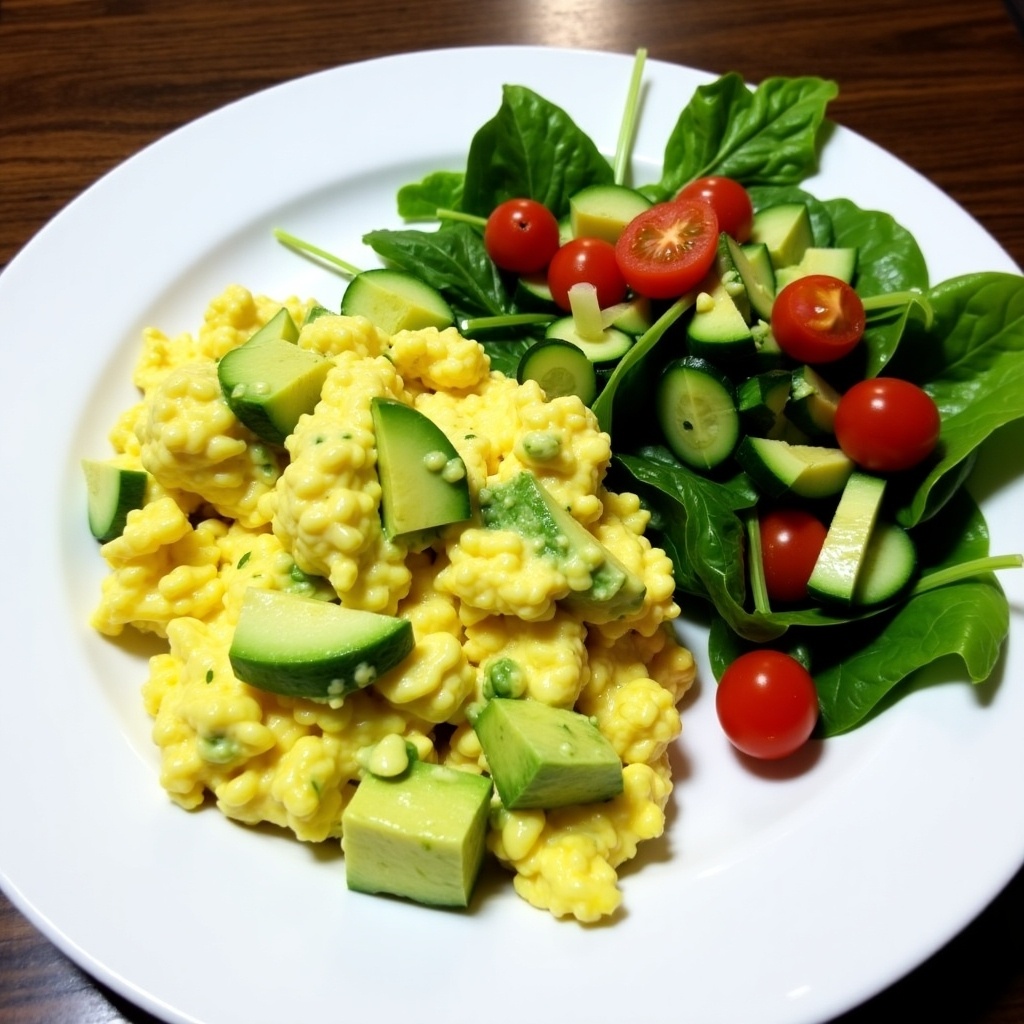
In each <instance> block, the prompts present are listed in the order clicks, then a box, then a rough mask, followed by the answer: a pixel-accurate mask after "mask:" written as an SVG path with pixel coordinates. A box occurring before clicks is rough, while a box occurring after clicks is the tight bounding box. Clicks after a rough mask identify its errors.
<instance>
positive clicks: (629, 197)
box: [569, 185, 652, 245]
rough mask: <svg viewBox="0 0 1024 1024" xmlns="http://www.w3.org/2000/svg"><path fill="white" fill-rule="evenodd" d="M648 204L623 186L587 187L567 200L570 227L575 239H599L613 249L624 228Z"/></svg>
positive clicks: (645, 208)
mask: <svg viewBox="0 0 1024 1024" xmlns="http://www.w3.org/2000/svg"><path fill="white" fill-rule="evenodd" d="M651 205H652V204H651V201H650V200H649V199H648V198H647V197H646V196H645V195H643V194H642V193H640V192H637V191H636V190H635V189H631V188H627V187H626V186H625V185H590V186H588V187H587V188H584V189H581V190H580V191H579V192H577V193H576V194H575V195H574V196H572V198H570V200H569V223H570V225H571V227H572V234H573V237H574V238H601V239H604V241H606V242H611V243H612V245H614V244H615V243H616V242H617V241H618V238H619V235H621V234H622V230H623V228H625V226H626V225H627V224H628V223H629V222H630V221H631V220H632V219H633V218H634V217H635V216H637V214H640V213H643V212H644V210H649V209H650V208H651Z"/></svg>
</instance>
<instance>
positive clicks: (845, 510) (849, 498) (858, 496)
mask: <svg viewBox="0 0 1024 1024" xmlns="http://www.w3.org/2000/svg"><path fill="white" fill-rule="evenodd" d="M884 494H885V480H884V479H882V478H881V477H878V476H871V475H870V474H868V473H861V472H859V471H858V472H855V473H853V474H851V476H850V478H849V480H847V482H846V486H845V487H844V488H843V493H842V496H841V497H840V499H839V504H838V505H837V506H836V510H835V513H834V514H833V516H832V522H831V524H830V525H829V528H828V533H827V534H826V535H825V543H824V544H823V545H822V548H821V553H820V554H819V555H818V560H817V561H816V562H815V563H814V569H813V570H812V572H811V578H810V579H809V580H808V581H807V592H808V593H809V594H811V595H812V596H813V597H816V598H818V599H820V600H822V601H828V602H834V603H838V604H841V605H847V606H848V605H850V604H852V603H853V600H854V594H855V592H856V586H857V580H858V577H859V575H860V570H861V566H862V565H863V563H864V560H865V556H866V553H867V550H868V545H869V541H870V539H871V535H872V532H873V531H874V527H875V520H876V519H877V518H878V510H879V508H880V506H881V504H882V498H883V496H884Z"/></svg>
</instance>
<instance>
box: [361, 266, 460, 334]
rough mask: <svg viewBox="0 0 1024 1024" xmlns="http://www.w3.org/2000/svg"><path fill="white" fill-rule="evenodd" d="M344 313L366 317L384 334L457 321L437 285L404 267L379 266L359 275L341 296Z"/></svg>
mask: <svg viewBox="0 0 1024 1024" xmlns="http://www.w3.org/2000/svg"><path fill="white" fill-rule="evenodd" d="M341 313H342V315H343V316H364V317H366V319H367V320H369V321H370V322H371V323H374V324H376V325H377V326H378V327H379V328H380V329H381V330H382V331H383V332H384V333H385V334H397V333H398V332H399V331H418V330H422V329H423V328H426V327H436V328H437V329H438V330H443V329H444V328H445V327H450V326H451V325H452V324H453V323H455V315H454V314H453V313H452V310H451V306H449V305H448V303H447V302H446V301H445V300H444V297H443V296H442V295H441V293H440V292H439V291H437V289H435V288H431V287H430V285H428V284H425V283H424V282H423V281H421V280H419V278H417V277H413V275H412V274H407V273H406V272H405V271H404V270H391V269H388V268H378V269H374V270H364V271H363V272H362V273H361V274H356V276H355V277H354V278H352V280H351V281H350V282H349V285H348V287H347V288H346V289H345V294H344V295H342V297H341Z"/></svg>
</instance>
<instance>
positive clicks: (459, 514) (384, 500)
mask: <svg viewBox="0 0 1024 1024" xmlns="http://www.w3.org/2000/svg"><path fill="white" fill-rule="evenodd" d="M370 409H371V412H372V414H373V429H374V433H375V434H376V439H377V474H378V476H379V478H380V487H381V516H382V520H383V523H384V532H385V534H386V535H387V536H388V538H389V539H393V538H395V537H403V536H407V535H409V534H415V533H420V532H422V531H424V530H431V529H434V528H436V527H438V526H445V525H447V524H448V523H458V522H462V521H463V520H465V519H468V518H469V517H470V515H471V514H472V507H471V504H470V499H469V479H468V477H467V475H466V466H465V463H463V461H462V459H461V458H460V457H459V453H458V452H457V451H456V450H455V446H454V445H453V444H452V443H451V441H449V440H448V438H447V436H446V435H445V433H444V431H443V430H441V428H440V427H439V426H437V424H436V423H434V422H433V420H431V419H429V418H428V417H426V416H424V415H423V413H421V412H419V411H418V410H416V409H414V408H413V407H412V406H410V405H405V404H404V403H403V402H398V401H395V400H394V399H390V398H374V399H373V401H372V402H371V405H370Z"/></svg>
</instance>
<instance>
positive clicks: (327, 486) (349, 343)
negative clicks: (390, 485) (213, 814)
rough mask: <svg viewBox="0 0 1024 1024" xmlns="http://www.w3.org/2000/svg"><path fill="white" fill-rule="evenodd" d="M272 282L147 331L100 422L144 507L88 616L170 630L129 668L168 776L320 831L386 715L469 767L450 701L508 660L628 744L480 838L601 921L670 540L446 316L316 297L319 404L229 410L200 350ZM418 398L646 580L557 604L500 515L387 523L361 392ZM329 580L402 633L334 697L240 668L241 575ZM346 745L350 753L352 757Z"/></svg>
mask: <svg viewBox="0 0 1024 1024" xmlns="http://www.w3.org/2000/svg"><path fill="white" fill-rule="evenodd" d="M282 305H284V306H285V307H286V308H287V309H288V310H289V312H290V313H291V314H292V316H293V317H294V318H295V322H296V323H300V324H301V323H303V320H304V317H305V314H306V312H307V304H305V303H303V302H300V301H298V300H296V299H289V300H287V301H285V302H284V303H280V302H277V301H271V300H270V299H268V298H265V297H257V296H254V295H252V294H251V293H250V292H248V291H246V290H245V289H244V288H241V287H238V286H233V287H230V288H228V289H227V290H226V291H225V292H224V293H223V294H222V295H220V296H219V297H217V298H216V299H214V300H213V302H212V303H211V304H210V305H209V307H208V309H207V311H206V315H205V319H204V321H203V323H202V325H201V326H200V328H199V330H198V332H197V333H196V334H195V335H194V336H193V335H192V334H184V335H181V336H178V337H168V336H166V335H164V334H163V333H161V332H160V331H158V330H155V329H149V330H147V331H146V332H145V335H144V339H143V348H142V354H141V358H140V359H139V361H138V365H137V367H136V370H135V374H134V381H135V383H136V384H137V386H138V387H139V389H140V392H141V399H140V401H139V402H138V403H137V404H136V405H135V406H133V407H132V408H130V409H128V410H126V411H125V412H124V413H123V414H122V415H121V416H120V418H119V419H118V421H117V423H116V424H115V426H114V428H113V430H112V432H111V435H110V436H111V441H112V443H113V446H114V449H115V455H114V457H113V458H114V461H115V462H116V463H117V464H118V465H121V466H123V467H125V468H135V469H145V470H146V471H148V473H149V475H150V482H149V485H148V490H147V495H146V503H145V505H144V507H142V508H140V509H137V510H135V511H133V512H131V513H130V514H129V517H128V522H127V526H126V528H125V530H124V532H123V534H122V535H121V536H120V537H118V538H117V539H115V540H112V541H110V542H108V543H107V544H105V545H104V546H103V547H102V549H101V550H102V554H103V557H104V558H105V559H106V561H107V563H108V564H109V567H110V572H109V574H108V575H107V576H106V578H105V579H104V582H103V586H102V594H101V597H100V600H99V604H98V607H97V608H96V610H95V613H94V615H93V618H92V623H93V625H94V626H95V628H96V629H97V630H99V631H100V632H101V633H104V634H106V635H108V636H117V635H118V634H120V633H121V632H122V630H123V629H124V628H125V627H126V626H130V627H132V628H134V629H138V630H143V631H146V632H150V633H154V634H157V635H159V636H161V637H165V638H166V640H167V645H168V648H167V651H166V653H162V654H159V655H157V656H155V657H154V658H153V659H152V661H151V665H150V675H149V678H148V680H147V681H146V683H145V685H144V687H143V698H144V702H145V707H146V710H147V711H148V712H149V714H150V715H151V716H152V718H153V721H154V725H153V738H154V740H155V742H156V744H157V745H158V747H159V749H160V752H161V758H162V768H161V774H160V781H161V784H162V785H163V787H164V788H165V789H166V791H167V792H168V793H169V794H170V796H171V798H172V799H173V800H175V801H176V802H177V803H178V804H180V805H181V806H182V807H185V808H195V807H197V806H198V805H200V804H201V803H203V802H204V800H206V799H207V798H208V795H211V796H212V799H213V800H215V801H216V804H217V806H218V807H219V808H220V810H221V811H222V812H223V813H224V814H226V815H228V816H229V817H231V818H234V819H236V820H238V821H242V822H249V823H256V822H270V823H273V824H275V825H278V826H281V827H283V828H286V829H290V830H291V831H292V832H294V834H295V835H296V836H297V837H298V838H299V839H302V840H306V841H310V842H320V841H324V840H329V839H335V840H337V839H339V838H340V836H341V815H342V811H343V809H344V807H345V805H346V803H347V801H348V800H349V799H350V798H351V795H352V793H353V792H354V789H355V786H356V785H357V784H358V782H359V779H360V776H361V773H362V772H363V771H364V768H363V765H364V764H365V763H366V750H367V749H368V748H371V747H373V745H374V744H376V743H378V742H379V741H381V740H382V739H384V738H386V737H390V736H394V735H400V736H402V737H404V738H405V739H406V740H407V741H409V742H411V743H412V744H414V745H415V747H416V748H417V750H418V752H419V755H420V758H421V759H422V760H428V761H437V762H442V763H446V764H449V765H451V766H455V767H458V768H461V769H464V770H467V771H473V772H483V771H485V770H486V761H485V758H484V756H483V754H482V751H481V748H480V744H479V742H478V741H477V739H476V736H475V734H474V732H473V729H472V727H471V726H470V725H469V723H468V721H467V718H466V709H467V706H468V705H470V704H471V703H472V702H474V701H478V700H480V699H482V693H483V685H484V679H485V676H486V673H487V669H488V667H489V666H490V665H492V664H493V663H494V662H495V661H497V660H498V659H513V660H514V661H515V663H516V664H517V665H518V666H520V668H521V669H522V674H523V678H524V680H525V688H526V693H525V695H526V696H528V697H531V698H533V699H535V700H539V701H544V702H547V703H549V704H552V705H556V706H560V707H565V708H573V707H574V708H576V709H577V710H578V711H581V712H583V713H584V714H586V715H588V716H592V717H593V719H594V720H595V721H596V722H597V724H598V726H599V728H600V729H601V731H602V732H603V733H604V735H605V736H606V737H607V738H608V739H609V741H610V742H611V743H612V745H613V746H614V748H615V750H616V751H617V752H618V754H619V756H620V757H621V759H622V761H623V764H624V781H625V786H624V791H623V793H622V794H621V795H620V796H619V797H617V798H615V799H613V800H611V801H609V802H607V803H601V804H596V805H590V806H577V807H568V808H562V809H557V810H550V811H538V810H531V811H519V812H516V811H506V810H504V809H503V808H502V807H501V805H500V803H499V802H497V801H495V804H494V806H493V810H492V815H491V825H490V831H489V835H488V846H489V849H490V850H491V851H492V853H493V854H494V855H495V856H496V857H497V858H498V860H499V861H500V862H501V863H502V864H503V865H505V866H506V867H507V868H508V869H509V870H510V871H511V872H513V876H514V885H515V888H516V890H517V891H518V892H519V893H520V894H521V896H523V897H524V898H525V899H526V900H528V901H529V902H530V903H531V904H533V905H534V906H536V907H540V908H546V909H547V910H549V911H550V912H551V913H552V914H555V915H557V916H559V917H561V916H566V915H571V916H573V917H575V918H577V919H578V920H580V921H595V920H598V919H600V918H601V917H602V916H604V915H608V914H611V913H613V912H614V911H615V909H616V908H617V907H618V905H619V902H620V892H619V889H618V885H617V875H616V868H617V867H618V866H619V865H620V864H622V863H623V862H624V861H627V860H628V859H630V858H631V857H633V856H634V855H635V853H636V850H637V844H638V843H639V842H641V841H642V840H645V839H651V838H654V837H657V836H659V835H660V834H661V833H662V831H663V829H664V820H665V819H664V808H665V805H666V802H667V800H668V797H669V794H670V792H671V789H672V781H671V773H670V766H669V760H668V755H667V748H668V745H669V744H670V743H671V741H672V740H673V739H674V738H675V737H676V736H677V735H678V733H679V730H680V720H679V714H678V711H677V707H676V705H677V703H678V701H679V700H680V698H681V697H682V695H683V694H684V693H685V692H686V690H687V688H688V687H689V686H690V684H691V682H692V681H693V678H694V663H693V659H692V657H691V655H690V653H689V651H687V650H686V649H685V648H683V647H682V646H680V645H679V644H678V643H677V641H676V639H675V636H674V634H673V632H672V630H671V627H670V625H669V624H670V622H671V620H672V619H674V618H675V617H676V616H677V615H678V614H679V609H678V607H677V605H676V604H675V603H674V601H673V591H674V585H673V579H672V568H671V562H670V560H669V559H668V557H667V556H666V555H665V553H664V552H662V551H661V550H658V549H656V548H654V547H652V545H651V544H650V543H649V542H648V541H647V540H646V539H645V537H644V533H643V531H644V528H645V526H646V524H647V520H648V516H647V514H646V513H645V512H644V510H643V509H642V508H641V506H640V502H639V500H638V499H637V498H636V497H635V496H634V495H631V494H612V493H610V492H608V491H607V490H605V489H604V486H603V479H604V475H605V472H606V469H607V466H608V462H609V459H610V455H611V451H610V446H609V439H608V436H607V435H606V434H603V433H602V432H600V431H599V430H598V427H597V422H596V419H595V417H594V416H593V415H592V414H591V412H590V410H589V409H587V408H586V407H585V406H584V405H583V404H582V402H580V401H579V400H578V399H576V398H558V399H555V400H553V401H546V400H545V398H544V395H543V393H542V392H541V390H540V388H539V387H538V386H537V385H536V384H535V383H525V384H522V385H519V384H517V383H516V382H515V381H514V380H510V379H508V378H506V377H505V376H503V375H501V374H499V373H495V372H491V371H490V368H489V362H488V359H487V356H486V353H485V352H484V350H483V348H482V346H480V345H479V344H478V343H477V342H475V341H472V340H469V339H466V338H463V337H462V336H461V335H459V334H458V332H456V331H455V330H454V329H452V328H449V329H447V330H444V331H438V330H436V329H429V330H422V331H403V332H400V333H399V334H397V335H395V336H394V337H387V336H385V335H384V334H382V333H381V332H380V331H379V330H378V329H377V328H376V327H374V326H373V325H372V324H371V323H370V322H369V321H367V320H364V319H362V318H350V317H341V316H320V317H318V318H316V319H314V320H311V321H310V322H309V323H308V324H306V325H305V326H304V327H303V328H302V330H301V332H300V335H299V339H298V344H299V346H301V347H304V348H308V349H310V350H313V351H315V352H317V353H319V354H321V355H323V356H326V357H328V358H329V359H330V360H331V361H332V364H333V365H332V368H331V370H330V372H329V374H328V377H327V380H326V384H325V386H324V388H323V391H322V396H321V401H320V403H319V404H318V405H317V406H316V409H315V411H314V412H313V413H312V414H311V415H306V416H303V417H302V418H301V419H300V421H299V424H298V426H297V427H296V429H295V431H294V432H293V433H292V434H291V435H290V436H289V437H288V439H287V441H286V444H285V446H284V447H283V448H276V447H275V446H272V445H268V444H264V443H262V442H261V441H260V440H259V439H258V438H257V437H256V436H255V435H253V434H252V433H250V432H249V430H248V429H247V428H246V427H244V426H243V425H242V424H241V423H240V422H239V421H238V420H237V419H236V418H235V416H234V415H233V414H232V412H231V410H230V409H229V407H228V405H227V403H226V402H225V400H224V397H223V395H222V393H221V389H220V387H219V385H218V379H217V360H218V359H219V358H220V357H221V356H223V355H224V354H225V353H226V352H228V351H230V350H231V349H233V348H235V347H236V346H238V345H241V344H242V343H243V342H245V341H246V339H247V338H249V337H250V336H251V335H252V334H253V333H254V332H255V331H256V330H257V329H259V328H260V327H261V326H262V325H263V324H264V323H266V322H267V320H269V319H270V318H271V317H272V316H273V315H274V314H275V313H276V312H277V311H278V310H279V309H280V308H281V306H282ZM375 396H385V397H389V398H393V399H397V400H399V401H401V402H405V403H408V404H410V405H413V406H414V407H415V408H416V409H418V410H419V411H420V412H422V413H424V414H425V415H426V416H428V417H429V418H430V419H432V420H433V421H434V422H435V423H436V424H438V425H439V426H440V427H441V428H442V429H443V430H444V432H445V433H446V434H447V436H448V437H449V438H450V439H451V441H452V443H453V444H454V445H455V447H456V449H457V450H458V453H459V455H460V457H461V458H462V460H463V462H464V463H465V466H466V469H467V472H468V475H469V481H470V487H471V492H472V493H473V494H474V495H476V494H477V493H478V492H479V490H480V489H481V488H482V487H484V486H485V485H487V484H488V483H490V484H494V483H496V482H499V481H502V480H505V479H508V478H509V477H511V476H512V475H514V474H516V473H517V472H519V471H521V470H522V469H529V470H531V471H532V472H533V473H534V474H536V476H537V478H538V479H539V480H540V481H541V482H542V483H543V484H544V486H545V487H547V488H548V490H549V491H550V492H551V493H552V494H553V495H555V496H556V497H557V499H558V501H559V502H560V503H561V504H562V506H563V507H565V508H567V509H568V510H570V511H571V513H572V515H573V516H574V517H575V518H576V519H577V520H578V521H579V522H581V523H583V524H585V525H586V526H587V528H588V529H590V530H591V531H592V533H593V534H594V535H595V536H596V537H597V538H598V539H599V540H600V541H601V543H602V544H604V545H605V547H607V548H608V549H610V550H611V551H612V552H613V554H614V555H615V556H616V557H617V558H618V559H619V560H620V561H621V562H623V563H624V564H625V565H626V566H627V567H628V568H629V569H630V570H632V571H633V572H635V573H637V574H638V575H639V576H641V577H642V579H643V581H644V584H645V585H646V596H645V598H644V602H643V605H642V607H640V608H639V610H637V611H636V612H635V613H633V614H630V615H628V616H626V617H625V618H622V619H614V620H612V621H600V620H601V616H600V615H599V614H593V613H592V612H591V613H589V614H590V615H591V619H592V621H588V620H587V619H586V618H584V617H582V616H584V615H586V614H588V613H586V612H581V611H579V610H576V609H573V610H569V609H567V607H566V606H564V605H563V604H560V603H559V601H560V599H561V598H563V597H565V596H566V594H567V592H568V591H567V586H568V584H567V581H566V579H565V577H564V576H563V575H562V574H560V573H559V572H557V571H556V570H555V568H554V567H552V566H551V565H549V564H548V563H546V562H544V561H542V560H539V559H537V558H531V553H530V551H529V550H528V547H529V546H528V545H525V546H524V543H523V539H522V538H521V537H519V536H518V535H516V534H514V533H512V532H509V531H503V530H492V529H485V528H482V527H481V526H480V525H479V524H478V523H474V522H473V521H470V522H468V523H465V524H456V525H454V526H451V527H448V528H447V529H445V530H444V531H442V532H441V534H440V535H439V537H438V538H437V539H436V540H435V541H434V542H433V543H432V544H431V545H430V546H429V547H426V548H421V549H416V550H407V549H406V547H405V546H404V545H403V544H401V543H395V542H390V541H388V540H387V539H386V538H385V536H384V533H383V531H382V528H381V523H380V517H379V502H380V493H381V492H380V485H379V482H378V479H377V473H376V468H375V459H376V451H375V444H374V434H373V422H372V418H371V414H370V401H371V399H372V398H374V397H375ZM249 586H259V587H264V588H269V589H276V590H282V591H292V592H297V593H302V594H306V595H308V596H319V597H322V598H325V599H330V600H337V601H339V602H340V603H341V604H342V605H345V606H348V607H351V608H358V609H365V610H368V611H374V612H382V613H386V614H391V615H400V616H404V617H406V618H407V619H409V621H410V622H411V624H412V626H413V631H414V635H415V641H416V643H415V648H414V650H413V652H412V654H411V655H410V656H409V657H408V658H407V659H406V660H405V661H404V662H403V663H402V664H401V665H399V666H398V667H397V668H396V669H394V670H392V671H391V672H388V673H386V674H385V675H383V676H382V677H381V678H379V679H377V680H376V681H375V682H374V683H373V684H372V685H371V686H369V687H368V688H366V689H364V690H360V691H358V692H356V693H353V694H351V695H349V696H347V697H345V698H344V700H343V701H342V702H340V703H338V702H334V704H336V705H337V706H333V705H332V704H328V703H319V702H314V701H309V700H302V699H295V698H286V697H281V696H277V695H274V694H272V693H268V692H265V691H262V690H259V689H256V688H254V687H251V686H249V685H247V684H245V683H242V682H240V681H239V680H238V679H237V678H235V676H234V675H233V673H232V670H231V665H230V662H229V660H228V648H229V645H230V643H231V638H232V634H233V629H234V625H235V622H236V621H237V617H238V614H239V609H240V605H241V601H242V597H243V594H244V592H245V590H246V588H247V587H249ZM361 752H362V754H361Z"/></svg>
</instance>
